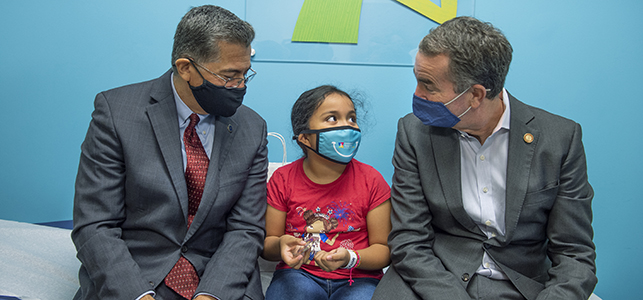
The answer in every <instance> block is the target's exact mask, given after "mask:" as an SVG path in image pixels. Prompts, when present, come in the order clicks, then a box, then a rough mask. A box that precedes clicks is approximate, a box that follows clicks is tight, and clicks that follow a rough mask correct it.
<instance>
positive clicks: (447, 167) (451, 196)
mask: <svg viewBox="0 0 643 300" xmlns="http://www.w3.org/2000/svg"><path fill="white" fill-rule="evenodd" d="M458 134H459V132H458V131H457V130H455V129H451V128H438V127H433V128H431V138H432V139H433V142H432V143H431V146H432V147H433V153H434V155H435V166H436V169H437V172H438V177H439V178H440V184H441V185H442V191H443V193H444V198H445V201H446V204H447V206H448V207H449V211H451V214H452V215H453V217H454V218H455V219H456V220H458V222H459V223H460V224H462V226H464V227H465V228H467V229H468V230H469V231H472V232H476V233H478V234H481V235H484V234H483V233H482V231H481V230H480V229H479V228H478V226H477V225H476V224H475V223H474V222H473V220H471V217H469V215H468V214H467V212H466V210H465V209H464V205H463V203H462V178H461V168H460V141H459V138H458ZM454 162H456V164H454Z"/></svg>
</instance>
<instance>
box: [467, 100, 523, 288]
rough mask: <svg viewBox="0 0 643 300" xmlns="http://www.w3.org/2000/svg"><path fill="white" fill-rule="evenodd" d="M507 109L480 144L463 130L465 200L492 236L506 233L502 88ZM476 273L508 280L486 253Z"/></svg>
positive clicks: (506, 125) (507, 116)
mask: <svg viewBox="0 0 643 300" xmlns="http://www.w3.org/2000/svg"><path fill="white" fill-rule="evenodd" d="M502 101H503V102H504V104H505V111H504V112H503V114H502V117H501V118H500V121H498V124H497V125H496V127H495V128H494V130H493V133H492V134H491V136H489V138H487V139H486V141H485V142H484V145H481V144H480V142H479V141H478V139H476V138H475V137H473V136H471V135H469V134H467V133H466V132H462V131H460V162H461V179H462V201H463V205H464V209H465V210H466V212H467V214H469V216H470V217H471V219H472V220H473V221H474V222H475V223H476V224H477V225H478V227H479V228H480V229H481V230H482V232H484V233H485V234H486V235H487V238H489V239H492V238H494V237H496V236H498V235H501V236H504V235H505V201H506V193H505V191H506V190H507V154H508V152H509V120H510V114H511V113H510V109H509V95H508V94H507V91H506V90H505V89H503V90H502ZM476 273H477V274H479V275H482V276H485V277H489V278H493V279H500V280H506V279H508V278H507V275H505V274H504V273H503V272H502V271H501V270H500V269H499V268H498V267H497V266H496V265H495V264H494V262H493V260H491V258H490V257H489V256H488V255H487V253H486V252H485V253H484V255H483V257H481V265H480V267H479V268H478V270H477V271H476Z"/></svg>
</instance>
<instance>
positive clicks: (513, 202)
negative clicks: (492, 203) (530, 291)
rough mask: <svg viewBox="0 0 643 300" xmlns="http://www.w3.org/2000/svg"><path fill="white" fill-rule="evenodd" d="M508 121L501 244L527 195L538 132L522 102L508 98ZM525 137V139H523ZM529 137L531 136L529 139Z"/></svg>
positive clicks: (506, 239)
mask: <svg viewBox="0 0 643 300" xmlns="http://www.w3.org/2000/svg"><path fill="white" fill-rule="evenodd" d="M509 101H510V109H511V120H510V125H509V126H510V130H509V153H508V157H507V191H506V197H507V198H506V206H505V230H506V232H505V236H504V237H500V238H499V240H500V242H501V243H503V244H504V243H508V242H509V241H511V240H512V237H513V234H514V233H515V229H516V226H517V225H518V218H519V216H520V213H521V211H522V205H523V202H524V200H525V195H526V194H527V187H528V183H529V172H530V170H531V162H532V160H533V157H534V152H535V149H536V146H537V144H538V140H539V138H540V133H539V131H538V130H536V129H535V128H534V127H533V126H530V125H529V123H530V122H531V121H532V120H533V118H534V115H533V113H532V112H531V111H530V110H529V107H527V106H526V105H525V104H523V103H522V102H520V101H518V100H517V99H515V98H514V97H513V96H511V95H509ZM526 135H527V138H526V137H525V136H526ZM529 137H533V138H532V139H530V138H529Z"/></svg>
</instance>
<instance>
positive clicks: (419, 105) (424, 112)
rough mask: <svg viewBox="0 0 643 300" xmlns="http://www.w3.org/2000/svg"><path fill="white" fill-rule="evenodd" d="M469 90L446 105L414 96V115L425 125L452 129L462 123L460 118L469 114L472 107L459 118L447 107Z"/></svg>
mask: <svg viewBox="0 0 643 300" xmlns="http://www.w3.org/2000/svg"><path fill="white" fill-rule="evenodd" d="M468 90H469V89H466V90H464V92H462V93H460V94H459V95H457V96H455V98H453V99H452V100H451V101H449V102H447V103H445V104H442V102H434V101H429V100H425V99H422V98H420V97H418V96H416V95H415V94H413V114H414V115H415V116H416V117H418V119H420V120H421V121H422V123H424V125H429V126H436V127H447V128H451V127H453V126H455V124H458V122H460V118H461V117H462V116H464V114H466V113H467V112H469V110H470V109H471V106H469V108H467V110H465V111H464V112H463V113H461V114H460V115H459V116H456V115H454V114H453V113H452V112H451V111H450V110H449V109H448V108H447V105H449V104H451V103H452V102H453V101H455V100H456V99H458V98H460V96H462V95H464V93H466V92H467V91H468Z"/></svg>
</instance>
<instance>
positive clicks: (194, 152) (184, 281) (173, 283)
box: [165, 114, 210, 299]
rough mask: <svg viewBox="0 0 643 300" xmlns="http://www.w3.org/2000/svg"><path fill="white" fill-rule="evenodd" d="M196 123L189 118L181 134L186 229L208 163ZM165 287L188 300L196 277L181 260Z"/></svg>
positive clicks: (200, 191) (187, 263) (190, 219)
mask: <svg viewBox="0 0 643 300" xmlns="http://www.w3.org/2000/svg"><path fill="white" fill-rule="evenodd" d="M197 123H199V116H198V115H196V114H192V115H190V124H189V125H188V127H187V128H186V129H185V133H184V134H183V143H184V144H185V154H186V156H187V167H186V168H185V182H186V183H187V186H188V228H190V225H191V224H192V220H194V215H195V214H196V211H197V209H198V208H199V203H201V196H203V187H204V186H205V176H206V175H207V173H208V164H209V163H210V160H209V159H208V156H207V155H206V153H205V150H204V149H203V145H202V144H201V140H200V139H199V136H198V134H197V132H196V129H195V127H196V124H197ZM165 284H166V285H167V286H168V287H170V288H171V289H172V290H174V291H175V292H177V293H178V294H179V295H181V296H183V297H184V298H186V299H191V298H192V296H193V295H194V292H195V291H196V287H197V286H198V285H199V276H198V275H197V273H196V270H195V269H194V266H193V265H192V264H191V263H190V262H189V261H188V260H187V259H186V258H185V257H183V256H181V257H180V258H179V261H178V262H177V263H176V264H175V265H174V268H172V270H171V271H170V273H169V274H168V275H167V277H165Z"/></svg>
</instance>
